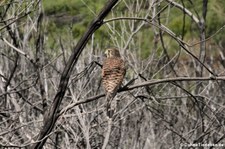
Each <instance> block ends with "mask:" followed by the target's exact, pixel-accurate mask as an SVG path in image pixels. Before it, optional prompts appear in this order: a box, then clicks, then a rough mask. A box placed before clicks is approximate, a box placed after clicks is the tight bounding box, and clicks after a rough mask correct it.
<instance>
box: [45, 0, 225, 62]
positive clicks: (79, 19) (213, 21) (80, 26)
mask: <svg viewBox="0 0 225 149" xmlns="http://www.w3.org/2000/svg"><path fill="white" fill-rule="evenodd" d="M105 2H106V0H43V6H44V11H45V15H46V16H47V18H48V23H46V28H47V31H48V35H50V36H49V42H48V44H49V46H50V47H51V48H54V47H55V40H56V38H57V37H59V36H60V37H61V38H64V39H66V40H67V39H68V38H74V39H79V38H80V37H81V36H82V35H83V33H84V31H85V30H86V29H87V27H88V24H89V23H90V22H91V20H92V19H93V18H94V17H95V16H96V15H97V14H98V13H99V12H100V10H101V8H102V7H103V6H104V5H105ZM178 3H179V4H181V5H184V6H185V7H186V8H187V9H189V10H190V11H191V12H192V13H193V14H194V15H195V16H198V17H202V0H196V1H185V0H184V1H183V3H182V1H178ZM166 5H168V3H166V2H164V3H162V5H161V8H163V7H164V6H166ZM161 8H159V10H160V9H161ZM146 9H147V5H143V10H139V11H138V12H135V11H136V10H135V9H132V11H133V12H132V13H133V14H135V13H137V14H139V16H141V15H142V14H144V13H146ZM130 11H131V10H129V9H128V8H127V7H126V5H125V4H124V3H122V2H120V3H119V4H118V5H117V7H116V9H115V10H114V12H113V15H114V16H115V17H119V16H125V17H126V16H129V13H130ZM68 16H69V19H68ZM110 17H111V18H112V16H110ZM110 17H109V16H108V18H110ZM51 18H54V19H51ZM71 18H72V19H71ZM160 18H161V23H163V24H165V25H166V26H167V27H168V28H169V29H171V30H172V31H173V32H174V33H176V35H177V36H180V37H183V38H184V39H185V40H186V41H190V40H195V39H196V40H199V28H198V26H197V25H196V24H195V23H194V22H193V21H192V20H191V19H190V17H189V16H187V15H184V13H183V12H182V10H180V9H177V8H175V7H174V6H172V5H170V6H169V7H168V9H166V10H165V11H163V12H162V13H161V15H160ZM224 18H225V1H224V0H216V1H209V2H208V11H207V18H206V36H207V37H209V36H211V35H212V34H214V33H215V32H216V31H217V30H218V29H220V28H221V27H222V26H223V25H224V24H225V19H224ZM57 19H58V20H57ZM60 20H61V21H60ZM71 20H72V21H71ZM114 23H115V29H116V30H117V32H118V33H113V32H112V31H109V28H107V27H105V25H104V26H102V27H101V28H100V29H99V30H98V31H97V32H96V33H95V42H97V43H99V44H101V45H102V44H103V45H102V46H106V45H111V44H113V43H112V42H111V41H110V40H112V39H111V38H110V36H109V34H111V35H113V36H115V37H118V39H120V38H121V36H123V35H124V37H126V36H125V32H124V29H126V30H127V29H129V26H128V25H127V24H129V23H127V24H126V25H125V26H122V25H121V22H120V21H115V22H114ZM224 33H225V32H224V31H221V32H219V33H218V34H217V35H216V36H215V38H213V40H214V41H215V42H218V41H219V40H220V39H222V38H223V36H224ZM68 35H70V37H68ZM164 35H166V34H164ZM126 38H128V37H126ZM105 39H108V41H106V40H105ZM133 40H138V41H139V43H140V44H139V45H136V47H132V48H141V49H144V50H142V52H143V53H141V55H142V56H141V57H143V58H145V57H147V56H146V55H149V54H150V53H151V52H150V51H151V49H152V48H153V46H154V44H153V40H154V34H153V30H152V28H151V27H146V28H142V29H141V30H140V31H139V32H138V33H137V34H136V35H135V36H134V37H133ZM164 40H165V43H170V44H169V45H167V48H168V51H169V52H170V53H171V54H172V53H176V51H177V50H178V48H179V46H178V45H177V43H176V42H175V41H172V40H171V38H169V37H166V36H165V38H164ZM103 41H104V42H103ZM150 43H151V44H150ZM104 44H105V45H104ZM159 48H161V47H159Z"/></svg>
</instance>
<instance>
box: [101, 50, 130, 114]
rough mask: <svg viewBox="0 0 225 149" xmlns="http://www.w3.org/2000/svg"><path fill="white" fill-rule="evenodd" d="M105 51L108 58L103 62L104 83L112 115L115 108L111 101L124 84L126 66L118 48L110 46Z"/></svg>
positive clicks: (109, 110) (108, 106)
mask: <svg viewBox="0 0 225 149" xmlns="http://www.w3.org/2000/svg"><path fill="white" fill-rule="evenodd" d="M105 53H106V57H107V58H106V59H105V61H104V62H103V67H102V83H103V87H104V89H105V93H106V99H107V106H106V108H107V116H108V117H112V115H113V112H114V110H113V108H111V101H112V99H113V98H114V97H115V96H116V93H117V90H118V89H119V87H120V86H121V84H122V81H123V78H124V75H125V73H126V68H125V62H124V61H123V59H121V56H120V52H119V50H118V49H116V48H109V49H107V50H106V52H105Z"/></svg>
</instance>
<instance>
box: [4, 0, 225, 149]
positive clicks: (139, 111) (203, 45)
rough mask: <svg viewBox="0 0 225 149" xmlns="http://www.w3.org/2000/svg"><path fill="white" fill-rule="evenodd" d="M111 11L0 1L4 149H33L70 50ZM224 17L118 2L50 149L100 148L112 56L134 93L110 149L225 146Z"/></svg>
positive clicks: (123, 105) (86, 57)
mask: <svg viewBox="0 0 225 149" xmlns="http://www.w3.org/2000/svg"><path fill="white" fill-rule="evenodd" d="M107 2H108V1H106V0H72V1H71V0H43V1H33V0H30V1H24V0H22V1H16V0H4V1H0V38H1V40H0V147H2V148H3V147H17V148H29V147H30V146H31V145H32V144H34V143H35V141H37V136H38V134H39V132H40V130H42V128H44V127H45V126H44V121H46V116H44V115H46V113H47V111H48V110H49V109H50V107H51V106H52V105H53V103H54V101H53V99H54V97H55V96H56V94H57V90H58V89H59V88H60V86H59V82H60V79H61V76H62V73H63V70H64V68H65V66H66V65H67V62H68V59H69V57H70V55H71V53H72V51H73V49H74V46H75V45H76V44H77V42H78V40H79V39H80V38H81V37H82V36H83V34H84V33H85V31H86V30H87V28H88V26H89V24H90V23H91V21H92V20H93V19H94V18H95V17H96V16H97V15H98V14H99V12H100V11H101V9H102V8H103V7H104V6H105V5H106V3H107ZM184 8H185V9H184ZM224 18H225V1H224V0H216V1H207V0H196V1H191V0H188V1H187V0H176V1H173V0H162V1H158V0H136V1H134V0H123V1H119V2H118V3H117V4H116V5H115V7H113V9H112V11H111V12H110V14H109V15H108V16H107V17H106V18H105V19H104V23H103V25H102V26H101V27H100V28H99V29H98V30H97V31H96V32H95V33H94V34H93V35H92V37H91V39H90V40H89V41H88V43H87V45H86V46H85V48H84V50H83V52H82V53H81V55H80V57H79V59H78V62H77V63H76V65H75V68H74V69H73V72H72V74H71V76H70V81H69V84H68V85H67V92H66V94H65V96H64V98H63V101H62V103H61V104H60V107H59V110H58V111H57V112H56V113H57V114H59V115H60V116H59V118H58V120H57V122H56V124H55V125H54V129H53V130H52V131H51V132H50V134H49V135H47V136H46V137H48V140H47V142H46V143H45V144H44V148H48V149H50V148H68V149H69V148H71V149H72V148H102V146H103V142H104V140H106V139H105V138H106V135H107V129H108V123H107V121H108V119H107V118H106V115H105V97H104V90H103V88H102V86H101V75H100V74H101V64H102V61H103V59H104V55H103V53H104V49H106V48H108V47H118V48H119V49H120V53H121V55H122V57H123V59H124V60H126V63H127V66H128V70H127V73H126V77H125V79H124V82H123V84H124V85H123V86H125V85H127V84H128V85H127V88H123V89H122V90H121V92H119V93H118V94H117V96H116V97H115V99H114V100H115V101H116V102H117V113H116V114H115V117H114V119H113V122H112V131H111V133H110V138H109V140H108V142H107V148H135V149H141V148H144V149H149V148H156V149H160V148H182V147H184V146H186V147H187V145H191V144H195V145H196V144H198V143H199V144H209V143H211V144H215V145H223V146H225V135H224V134H225V130H224V124H225V122H224V119H225V116H224V112H225V111H224V110H225V108H224V105H225V101H224V99H225V94H224V92H225V87H224V85H225V84H224V81H225V77H224V67H225V41H224V35H225V31H224V26H225V19H224ZM202 148H207V147H204V146H202ZM211 148H216V147H213V146H211ZM221 148H223V147H221Z"/></svg>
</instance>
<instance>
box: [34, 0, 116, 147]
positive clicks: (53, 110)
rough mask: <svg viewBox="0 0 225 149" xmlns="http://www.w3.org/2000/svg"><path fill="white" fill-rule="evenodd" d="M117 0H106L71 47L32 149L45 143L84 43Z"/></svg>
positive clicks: (101, 22)
mask: <svg viewBox="0 0 225 149" xmlns="http://www.w3.org/2000/svg"><path fill="white" fill-rule="evenodd" d="M117 1H118V0H110V1H107V2H106V5H105V7H104V8H103V9H102V11H101V12H100V13H99V15H98V16H97V17H96V18H95V19H94V20H93V22H92V23H91V24H90V26H89V28H88V29H87V31H86V32H85V34H84V35H83V37H82V38H81V39H80V40H79V42H78V43H77V45H76V46H75V48H74V49H73V53H72V54H71V56H70V58H69V61H68V62H67V64H66V66H65V68H64V70H63V74H62V76H61V78H60V83H59V87H58V91H57V93H56V95H55V98H54V101H53V104H52V105H51V107H50V108H49V111H48V112H46V114H45V116H44V117H45V118H44V125H43V128H42V129H41V130H40V133H39V135H38V139H37V140H38V141H37V143H35V144H34V145H33V146H32V148H33V149H39V148H42V147H43V145H44V144H45V142H46V140H47V138H45V136H47V135H48V134H49V133H50V132H51V131H52V129H53V128H54V126H55V123H56V121H57V118H58V114H57V113H58V111H59V107H60V104H61V102H62V99H63V97H64V95H65V92H66V89H67V85H68V82H69V78H70V75H71V72H72V70H73V68H74V66H75V64H76V62H77V60H78V58H79V56H80V54H81V52H82V50H83V49H84V47H85V45H86V44H87V42H88V40H89V39H90V37H91V35H92V34H93V33H94V32H95V31H96V30H97V29H98V28H99V27H100V26H101V25H102V24H103V19H104V18H105V17H106V16H107V15H108V13H109V12H110V11H111V9H112V8H113V6H114V5H115V4H116V3H117Z"/></svg>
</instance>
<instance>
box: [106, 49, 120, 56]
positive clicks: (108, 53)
mask: <svg viewBox="0 0 225 149" xmlns="http://www.w3.org/2000/svg"><path fill="white" fill-rule="evenodd" d="M105 54H106V57H107V58H109V57H120V52H119V50H118V49H116V48H109V49H106V51H105Z"/></svg>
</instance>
